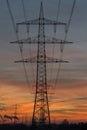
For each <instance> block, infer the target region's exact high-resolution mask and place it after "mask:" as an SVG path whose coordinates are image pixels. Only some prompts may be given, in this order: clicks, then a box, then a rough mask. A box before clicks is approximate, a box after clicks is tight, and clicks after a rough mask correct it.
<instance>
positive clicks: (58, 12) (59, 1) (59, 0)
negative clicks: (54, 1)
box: [51, 0, 61, 78]
mask: <svg viewBox="0 0 87 130" xmlns="http://www.w3.org/2000/svg"><path fill="white" fill-rule="evenodd" d="M60 7H61V0H58V7H57V16H56V21H57V22H58V20H59V15H60ZM54 36H56V27H55V29H54ZM54 50H55V44H54V45H53V49H52V57H53V58H54ZM52 73H53V63H52V69H51V77H52V75H53V74H52ZM52 78H53V77H52Z"/></svg>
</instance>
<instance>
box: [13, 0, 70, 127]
mask: <svg viewBox="0 0 87 130" xmlns="http://www.w3.org/2000/svg"><path fill="white" fill-rule="evenodd" d="M19 25H27V27H28V26H29V25H38V36H37V38H36V37H35V39H33V38H31V37H29V38H27V39H23V40H18V41H14V42H11V43H18V44H23V43H27V44H38V49H37V56H36V57H33V58H30V59H29V58H27V59H23V60H20V61H16V62H26V63H28V62H30V63H37V72H36V92H35V101H34V109H33V116H32V125H35V124H37V125H44V124H50V110H49V102H48V91H47V70H46V65H47V63H58V62H64V63H68V61H63V60H58V59H55V58H51V57H47V55H46V46H45V45H46V44H66V43H72V42H68V41H65V40H59V39H56V38H52V39H49V38H47V36H45V25H53V26H54V27H55V26H57V25H62V26H64V27H65V26H66V23H63V22H57V21H54V20H50V19H46V18H45V17H44V11H43V3H42V2H41V6H40V13H39V18H37V19H34V20H30V21H25V22H21V23H17V32H18V26H19Z"/></svg>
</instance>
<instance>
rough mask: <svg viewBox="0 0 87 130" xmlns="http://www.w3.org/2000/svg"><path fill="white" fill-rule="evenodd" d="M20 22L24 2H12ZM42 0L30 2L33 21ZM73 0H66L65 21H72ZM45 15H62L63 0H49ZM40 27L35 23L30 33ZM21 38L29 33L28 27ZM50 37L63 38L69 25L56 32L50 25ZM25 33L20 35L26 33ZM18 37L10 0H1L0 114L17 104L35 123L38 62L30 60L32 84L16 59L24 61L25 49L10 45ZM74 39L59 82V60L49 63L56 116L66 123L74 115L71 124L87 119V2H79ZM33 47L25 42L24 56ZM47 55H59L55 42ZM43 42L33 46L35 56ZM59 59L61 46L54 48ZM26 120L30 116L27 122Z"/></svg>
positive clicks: (73, 24)
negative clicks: (34, 62)
mask: <svg viewBox="0 0 87 130" xmlns="http://www.w3.org/2000/svg"><path fill="white" fill-rule="evenodd" d="M9 2H10V5H11V9H12V13H13V16H14V19H15V22H23V21H24V15H23V8H22V4H21V0H9ZM40 3H41V0H24V4H25V7H26V16H27V19H28V20H30V19H35V18H37V17H38V16H39V10H40ZM72 4H73V0H62V2H61V8H60V15H59V21H63V22H67V21H68V18H69V16H70V10H71V7H72ZM43 7H44V15H45V17H47V18H49V19H53V20H55V19H56V17H57V8H58V0H43ZM37 29H38V28H36V27H35V26H34V27H30V36H32V37H33V36H37ZM20 31H23V32H22V33H21V36H23V37H25V38H26V36H27V34H26V28H25V30H24V29H23V28H22V29H20ZM45 31H46V35H47V36H50V37H51V36H52V37H57V38H63V37H64V32H63V28H61V27H59V26H58V27H57V33H56V34H54V30H53V26H50V27H48V28H46V30H45ZM21 36H20V37H21ZM15 40H16V36H15V33H14V29H13V26H12V21H11V18H10V15H9V11H8V7H7V4H6V0H0V115H2V116H3V115H6V114H8V115H12V114H14V112H15V104H17V112H18V114H19V115H18V116H21V115H22V116H24V117H25V116H26V118H27V120H29V121H31V119H32V112H33V103H34V94H35V79H36V65H35V64H26V68H27V72H28V77H29V85H27V83H26V79H25V73H24V69H23V64H22V63H14V61H16V60H19V59H21V57H20V51H19V47H18V45H17V44H16V45H15V44H14V45H13V44H10V42H12V41H15ZM67 40H68V41H72V42H74V43H73V44H70V45H66V46H65V48H64V54H63V59H64V60H68V61H69V63H67V64H66V63H62V66H61V71H60V74H59V80H58V82H57V84H56V85H55V79H56V75H57V71H58V64H47V75H48V77H47V78H48V93H49V106H50V115H51V120H52V121H56V122H60V121H62V120H64V119H68V120H69V121H71V122H75V121H76V122H79V121H87V0H77V2H76V6H75V10H74V14H73V18H72V21H71V25H70V29H69V33H68V37H67ZM29 47H30V46H28V45H26V46H24V55H25V57H26V56H27V57H29V54H30V52H28V51H29V50H30V49H29ZM46 47H47V49H46V50H47V55H48V56H50V57H52V56H53V45H49V46H48V45H47V46H46ZM36 48H37V46H34V45H31V56H32V57H34V56H35V55H36V51H37V50H36ZM54 52H55V53H54V57H56V58H59V54H60V48H59V45H58V46H57V45H55V46H54ZM23 121H24V120H23Z"/></svg>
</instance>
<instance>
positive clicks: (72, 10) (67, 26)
mask: <svg viewBox="0 0 87 130" xmlns="http://www.w3.org/2000/svg"><path fill="white" fill-rule="evenodd" d="M75 5H76V0H74V1H73V5H72V8H71V13H70V17H69V20H68V23H67V25H66V28H65V36H64V41H66V39H67V35H68V32H69V28H70V24H71V21H72V16H73V13H74V9H75ZM60 51H61V53H60V58H59V59H60V60H62V59H63V51H64V43H63V44H61V45H60ZM60 70H61V62H60V63H59V66H58V70H57V75H56V80H55V87H56V84H57V82H58V80H59V74H60Z"/></svg>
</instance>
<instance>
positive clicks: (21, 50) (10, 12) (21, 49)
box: [6, 0, 29, 85]
mask: <svg viewBox="0 0 87 130" xmlns="http://www.w3.org/2000/svg"><path fill="white" fill-rule="evenodd" d="M6 3H7V7H8V11H9V14H10V17H11V21H12V25H13V29H14V32H15V35H16V39H17V41H19V36H18V33H17V30H16V26H15V20H14V17H13V14H12V10H11V6H10V3H9V0H6ZM19 49H20V54H21V58H22V60H23V59H24V58H23V53H22V52H23V44H19ZM23 67H24V72H25V78H26V81H27V85H29V80H28V76H27V71H26V67H25V63H24V62H23Z"/></svg>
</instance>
